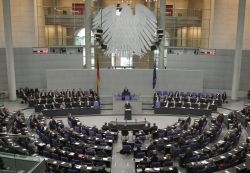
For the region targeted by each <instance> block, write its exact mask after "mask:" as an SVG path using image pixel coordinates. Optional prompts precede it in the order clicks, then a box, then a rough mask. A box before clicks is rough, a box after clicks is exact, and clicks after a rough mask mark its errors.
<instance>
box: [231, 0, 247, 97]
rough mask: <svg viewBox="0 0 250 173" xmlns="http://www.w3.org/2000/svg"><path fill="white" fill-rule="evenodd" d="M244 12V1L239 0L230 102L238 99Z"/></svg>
mask: <svg viewBox="0 0 250 173" xmlns="http://www.w3.org/2000/svg"><path fill="white" fill-rule="evenodd" d="M245 10H246V0H239V7H238V19H237V31H236V42H235V53H234V67H233V83H232V96H231V97H232V100H237V99H238V91H239V86H240V73H241V59H242V46H243V34H244V22H245Z"/></svg>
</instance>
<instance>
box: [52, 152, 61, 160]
mask: <svg viewBox="0 0 250 173" xmlns="http://www.w3.org/2000/svg"><path fill="white" fill-rule="evenodd" d="M51 156H52V158H53V159H55V160H60V158H59V155H58V154H55V153H52V154H51Z"/></svg>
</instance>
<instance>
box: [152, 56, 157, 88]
mask: <svg viewBox="0 0 250 173" xmlns="http://www.w3.org/2000/svg"><path fill="white" fill-rule="evenodd" d="M156 80H157V76H156V59H155V61H154V70H153V89H155V85H156Z"/></svg>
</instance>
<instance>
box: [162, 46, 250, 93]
mask: <svg viewBox="0 0 250 173" xmlns="http://www.w3.org/2000/svg"><path fill="white" fill-rule="evenodd" d="M233 53H234V51H231V50H227V51H223V50H219V51H218V52H217V55H216V56H209V55H172V54H169V55H168V58H167V69H168V68H179V69H188V70H191V69H192V70H193V69H196V70H204V89H220V90H230V89H231V85H232V74H233V70H232V69H233ZM249 84H250V83H249Z"/></svg>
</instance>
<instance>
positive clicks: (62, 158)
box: [61, 157, 69, 163]
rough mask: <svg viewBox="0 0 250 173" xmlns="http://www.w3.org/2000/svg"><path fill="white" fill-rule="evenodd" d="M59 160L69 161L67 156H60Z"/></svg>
mask: <svg viewBox="0 0 250 173" xmlns="http://www.w3.org/2000/svg"><path fill="white" fill-rule="evenodd" d="M61 161H63V162H67V163H68V162H69V158H68V157H61Z"/></svg>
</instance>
